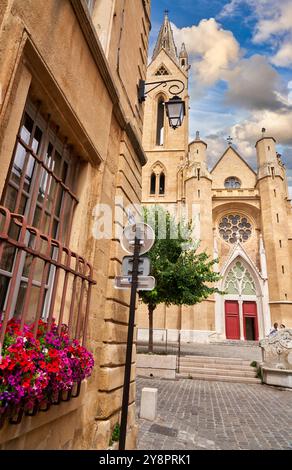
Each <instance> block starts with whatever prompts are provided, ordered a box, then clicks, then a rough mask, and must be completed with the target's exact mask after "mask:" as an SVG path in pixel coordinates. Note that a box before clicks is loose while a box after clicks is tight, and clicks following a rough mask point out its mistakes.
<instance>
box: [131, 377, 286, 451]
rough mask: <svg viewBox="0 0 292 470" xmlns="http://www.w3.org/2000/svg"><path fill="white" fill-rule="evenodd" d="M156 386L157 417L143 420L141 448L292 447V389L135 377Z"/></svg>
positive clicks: (140, 383) (142, 384)
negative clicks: (151, 420)
mask: <svg viewBox="0 0 292 470" xmlns="http://www.w3.org/2000/svg"><path fill="white" fill-rule="evenodd" d="M143 387H155V388H157V389H158V417H157V419H156V420H155V422H154V423H153V422H152V423H151V422H146V421H145V420H142V419H138V421H139V435H138V448H139V449H155V450H161V449H167V450H176V449H190V450H191V449H194V450H200V449H201V450H204V449H226V450H228V449H246V450H248V449H250V450H251V449H261V450H264V449H290V450H291V449H292V441H291V429H292V407H291V402H292V400H291V398H292V394H291V392H290V391H287V390H285V391H283V390H282V391H280V390H278V389H277V388H275V387H268V386H266V385H257V384H255V385H254V384H252V385H250V384H238V383H226V382H213V381H210V382H209V381H203V380H188V379H182V380H179V381H177V380H175V381H172V380H167V381H166V380H161V379H150V378H138V379H137V405H138V406H137V414H138V410H139V402H140V394H141V389H142V388H143Z"/></svg>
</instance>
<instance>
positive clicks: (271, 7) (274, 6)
mask: <svg viewBox="0 0 292 470" xmlns="http://www.w3.org/2000/svg"><path fill="white" fill-rule="evenodd" d="M252 3H253V4H254V3H255V2H254V1H253V2H252ZM255 8H256V10H255V11H256V13H257V16H258V23H257V26H256V30H255V34H254V38H253V40H254V42H256V43H261V42H263V41H266V40H269V39H271V38H272V37H273V36H278V35H279V34H281V35H282V34H286V33H291V32H292V3H291V0H280V1H277V2H275V1H274V0H265V1H264V2H256V5H255Z"/></svg>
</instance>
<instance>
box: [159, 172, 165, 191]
mask: <svg viewBox="0 0 292 470" xmlns="http://www.w3.org/2000/svg"><path fill="white" fill-rule="evenodd" d="M164 193H165V174H164V173H160V176H159V194H164Z"/></svg>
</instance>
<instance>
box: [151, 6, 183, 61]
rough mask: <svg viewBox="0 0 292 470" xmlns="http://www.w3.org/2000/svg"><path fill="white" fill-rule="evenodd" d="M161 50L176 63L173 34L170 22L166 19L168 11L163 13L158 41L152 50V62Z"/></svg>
mask: <svg viewBox="0 0 292 470" xmlns="http://www.w3.org/2000/svg"><path fill="white" fill-rule="evenodd" d="M161 49H164V50H165V51H166V52H168V54H169V55H170V56H171V57H172V58H173V59H174V60H175V61H177V50H176V46H175V42H174V38H173V32H172V29H171V25H170V21H169V18H168V10H165V12H164V21H163V24H162V25H161V28H160V31H159V34H158V39H157V42H156V46H155V48H154V52H153V56H152V60H154V59H155V58H156V57H157V56H158V54H159V52H160V51H161Z"/></svg>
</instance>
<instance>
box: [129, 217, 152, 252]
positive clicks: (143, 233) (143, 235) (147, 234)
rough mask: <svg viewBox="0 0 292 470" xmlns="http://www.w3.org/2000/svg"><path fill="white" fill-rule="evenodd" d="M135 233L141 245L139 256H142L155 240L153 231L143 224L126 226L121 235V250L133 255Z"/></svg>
mask: <svg viewBox="0 0 292 470" xmlns="http://www.w3.org/2000/svg"><path fill="white" fill-rule="evenodd" d="M136 233H139V237H140V238H139V240H140V244H141V247H140V251H139V255H143V254H144V253H147V251H149V250H150V249H151V248H152V246H153V243H154V240H155V234H154V230H153V228H152V227H150V225H148V224H144V223H143V222H140V223H138V224H133V225H127V227H126V228H125V229H124V231H123V234H122V238H121V245H122V248H123V250H125V251H127V252H128V253H134V245H135V234H136Z"/></svg>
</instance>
